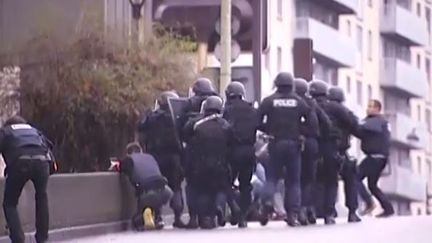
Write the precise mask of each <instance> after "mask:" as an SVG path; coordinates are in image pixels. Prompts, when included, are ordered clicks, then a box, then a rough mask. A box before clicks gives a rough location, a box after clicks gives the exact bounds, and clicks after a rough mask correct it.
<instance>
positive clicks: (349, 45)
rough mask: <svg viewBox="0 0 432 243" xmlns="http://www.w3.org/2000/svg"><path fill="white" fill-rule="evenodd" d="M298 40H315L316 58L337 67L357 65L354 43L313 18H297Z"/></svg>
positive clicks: (296, 35)
mask: <svg viewBox="0 0 432 243" xmlns="http://www.w3.org/2000/svg"><path fill="white" fill-rule="evenodd" d="M296 26H297V30H296V34H295V37H296V38H310V39H312V40H313V49H314V54H315V57H317V58H320V59H323V60H324V61H327V62H329V64H332V65H334V66H337V67H353V66H354V65H355V63H356V48H355V45H354V41H352V40H350V39H349V38H348V37H346V36H344V35H343V34H341V33H340V32H339V31H338V30H337V29H334V28H332V27H331V26H328V25H326V24H323V23H321V22H319V21H318V20H315V19H313V18H308V17H302V18H297V22H296Z"/></svg>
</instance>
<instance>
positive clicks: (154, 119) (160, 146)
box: [139, 91, 185, 228]
mask: <svg viewBox="0 0 432 243" xmlns="http://www.w3.org/2000/svg"><path fill="white" fill-rule="evenodd" d="M169 98H178V95H177V94H176V93H174V92H171V91H166V92H163V93H162V94H161V96H160V98H159V99H158V104H159V106H160V107H159V109H157V110H155V111H153V112H151V113H150V114H148V115H147V116H146V117H145V118H144V119H143V120H142V122H141V123H140V127H139V132H140V133H141V134H143V136H142V137H143V138H144V140H143V141H142V145H144V146H145V147H146V150H147V152H148V153H150V154H151V155H153V157H154V158H155V159H156V161H157V162H158V163H159V167H160V169H161V171H162V175H163V176H164V177H166V178H167V179H168V185H169V186H170V188H171V189H172V190H173V192H174V196H173V198H172V200H171V203H170V206H171V208H172V209H173V211H174V224H173V226H174V227H179V228H184V227H185V225H184V223H183V222H182V220H181V216H182V213H183V207H184V204H183V193H182V188H181V184H182V181H183V177H184V176H183V170H182V167H181V152H182V147H181V144H180V141H179V139H178V136H177V131H176V129H175V126H174V123H173V119H172V117H171V114H170V111H169V107H168V99H169Z"/></svg>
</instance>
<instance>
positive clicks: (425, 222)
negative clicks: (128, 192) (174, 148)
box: [67, 216, 432, 243]
mask: <svg viewBox="0 0 432 243" xmlns="http://www.w3.org/2000/svg"><path fill="white" fill-rule="evenodd" d="M67 242H79V243H93V242H104V243H105V242H118V243H128V242H164V243H182V242H185V243H213V242H214V243H221V242H223V243H229V242H241V243H255V242H259V243H276V242H281V243H282V242H283V243H287V242H295V243H302V242H305V243H306V242H307V243H308V242H311V243H312V242H313V243H387V242H389V243H390V242H391V243H430V242H432V217H426V216H422V217H394V218H389V219H373V218H365V219H364V220H363V222H362V223H360V224H347V223H345V222H344V220H342V219H341V220H339V222H338V224H337V225H335V226H323V225H322V222H320V224H319V225H317V226H311V227H302V228H295V229H292V228H288V227H287V226H286V225H285V224H284V223H282V222H273V223H271V224H269V225H268V226H267V227H261V226H259V225H258V224H252V225H250V227H249V228H248V229H245V230H240V229H237V228H233V227H226V228H222V229H217V230H213V231H185V230H173V229H166V230H164V231H160V232H145V233H135V232H126V233H122V234H112V235H104V236H99V237H90V238H82V239H76V240H72V241H67Z"/></svg>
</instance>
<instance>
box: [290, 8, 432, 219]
mask: <svg viewBox="0 0 432 243" xmlns="http://www.w3.org/2000/svg"><path fill="white" fill-rule="evenodd" d="M430 12H431V2H430V1H424V0H423V1H420V0H417V1H415V0H382V1H381V0H364V1H360V0H359V1H357V0H325V1H323V0H297V1H296V22H297V25H296V27H297V28H296V32H295V36H294V37H295V38H304V37H306V38H311V39H313V40H314V43H313V44H314V58H315V61H314V76H315V77H316V78H319V79H323V80H326V81H327V82H329V83H331V84H333V85H338V86H340V87H342V88H343V89H344V90H345V92H346V94H347V105H348V106H349V107H350V108H351V109H352V110H354V111H355V112H356V114H358V115H359V116H360V117H361V116H363V115H364V113H365V112H364V111H365V109H366V105H367V100H369V99H370V98H378V99H380V100H382V102H383V105H384V113H385V115H386V116H387V117H388V119H389V121H390V124H391V129H392V147H391V155H390V163H389V166H388V168H387V169H386V170H385V172H384V176H383V179H382V182H381V186H382V188H383V191H384V192H385V193H387V194H388V195H389V197H390V198H391V200H392V203H393V204H394V207H395V209H396V212H397V213H398V214H400V215H409V214H427V213H430V212H431V209H432V208H431V207H430V204H431V203H432V200H431V199H430V197H431V195H430V194H431V192H432V190H431V186H432V185H431V149H432V148H431V103H430V102H431V97H432V90H431V85H430V82H431V74H430V72H431V64H430V62H431V59H430V58H431V25H430V21H431V13H430ZM351 153H352V154H353V155H357V156H359V157H361V156H362V154H361V151H360V149H359V145H358V142H357V141H355V140H354V141H353V148H352V149H351ZM428 185H429V186H428Z"/></svg>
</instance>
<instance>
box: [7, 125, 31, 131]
mask: <svg viewBox="0 0 432 243" xmlns="http://www.w3.org/2000/svg"><path fill="white" fill-rule="evenodd" d="M11 128H12V130H20V129H32V127H31V126H30V125H29V124H13V125H11Z"/></svg>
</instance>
